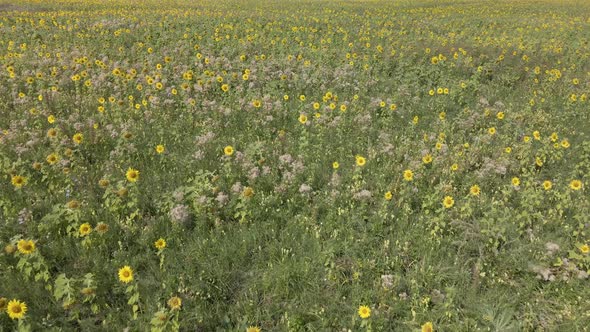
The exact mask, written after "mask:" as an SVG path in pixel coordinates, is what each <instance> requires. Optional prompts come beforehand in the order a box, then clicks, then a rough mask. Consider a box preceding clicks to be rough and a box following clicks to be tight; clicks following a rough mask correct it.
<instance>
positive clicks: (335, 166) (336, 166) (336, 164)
mask: <svg viewBox="0 0 590 332" xmlns="http://www.w3.org/2000/svg"><path fill="white" fill-rule="evenodd" d="M338 167H340V164H339V163H338V162H337V161H335V162H333V163H332V168H333V169H338Z"/></svg>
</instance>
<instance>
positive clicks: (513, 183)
mask: <svg viewBox="0 0 590 332" xmlns="http://www.w3.org/2000/svg"><path fill="white" fill-rule="evenodd" d="M512 185H513V186H515V187H518V186H519V185H520V179H519V178H517V177H516V176H515V177H513V178H512Z"/></svg>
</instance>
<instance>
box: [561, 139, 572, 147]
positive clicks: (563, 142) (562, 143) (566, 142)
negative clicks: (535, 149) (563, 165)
mask: <svg viewBox="0 0 590 332" xmlns="http://www.w3.org/2000/svg"><path fill="white" fill-rule="evenodd" d="M561 146H562V147H563V148H564V149H567V148H569V147H570V142H569V141H568V140H566V139H564V140H563V141H561Z"/></svg>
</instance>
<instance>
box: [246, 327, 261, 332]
mask: <svg viewBox="0 0 590 332" xmlns="http://www.w3.org/2000/svg"><path fill="white" fill-rule="evenodd" d="M246 332H260V328H259V327H258V326H249V327H248V328H247V329H246Z"/></svg>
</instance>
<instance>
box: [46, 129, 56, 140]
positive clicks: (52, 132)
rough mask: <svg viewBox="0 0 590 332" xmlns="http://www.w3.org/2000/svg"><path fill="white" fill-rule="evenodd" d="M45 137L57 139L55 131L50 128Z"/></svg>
mask: <svg viewBox="0 0 590 332" xmlns="http://www.w3.org/2000/svg"><path fill="white" fill-rule="evenodd" d="M47 137H49V138H56V137H57V129H55V128H50V129H49V130H47Z"/></svg>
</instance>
